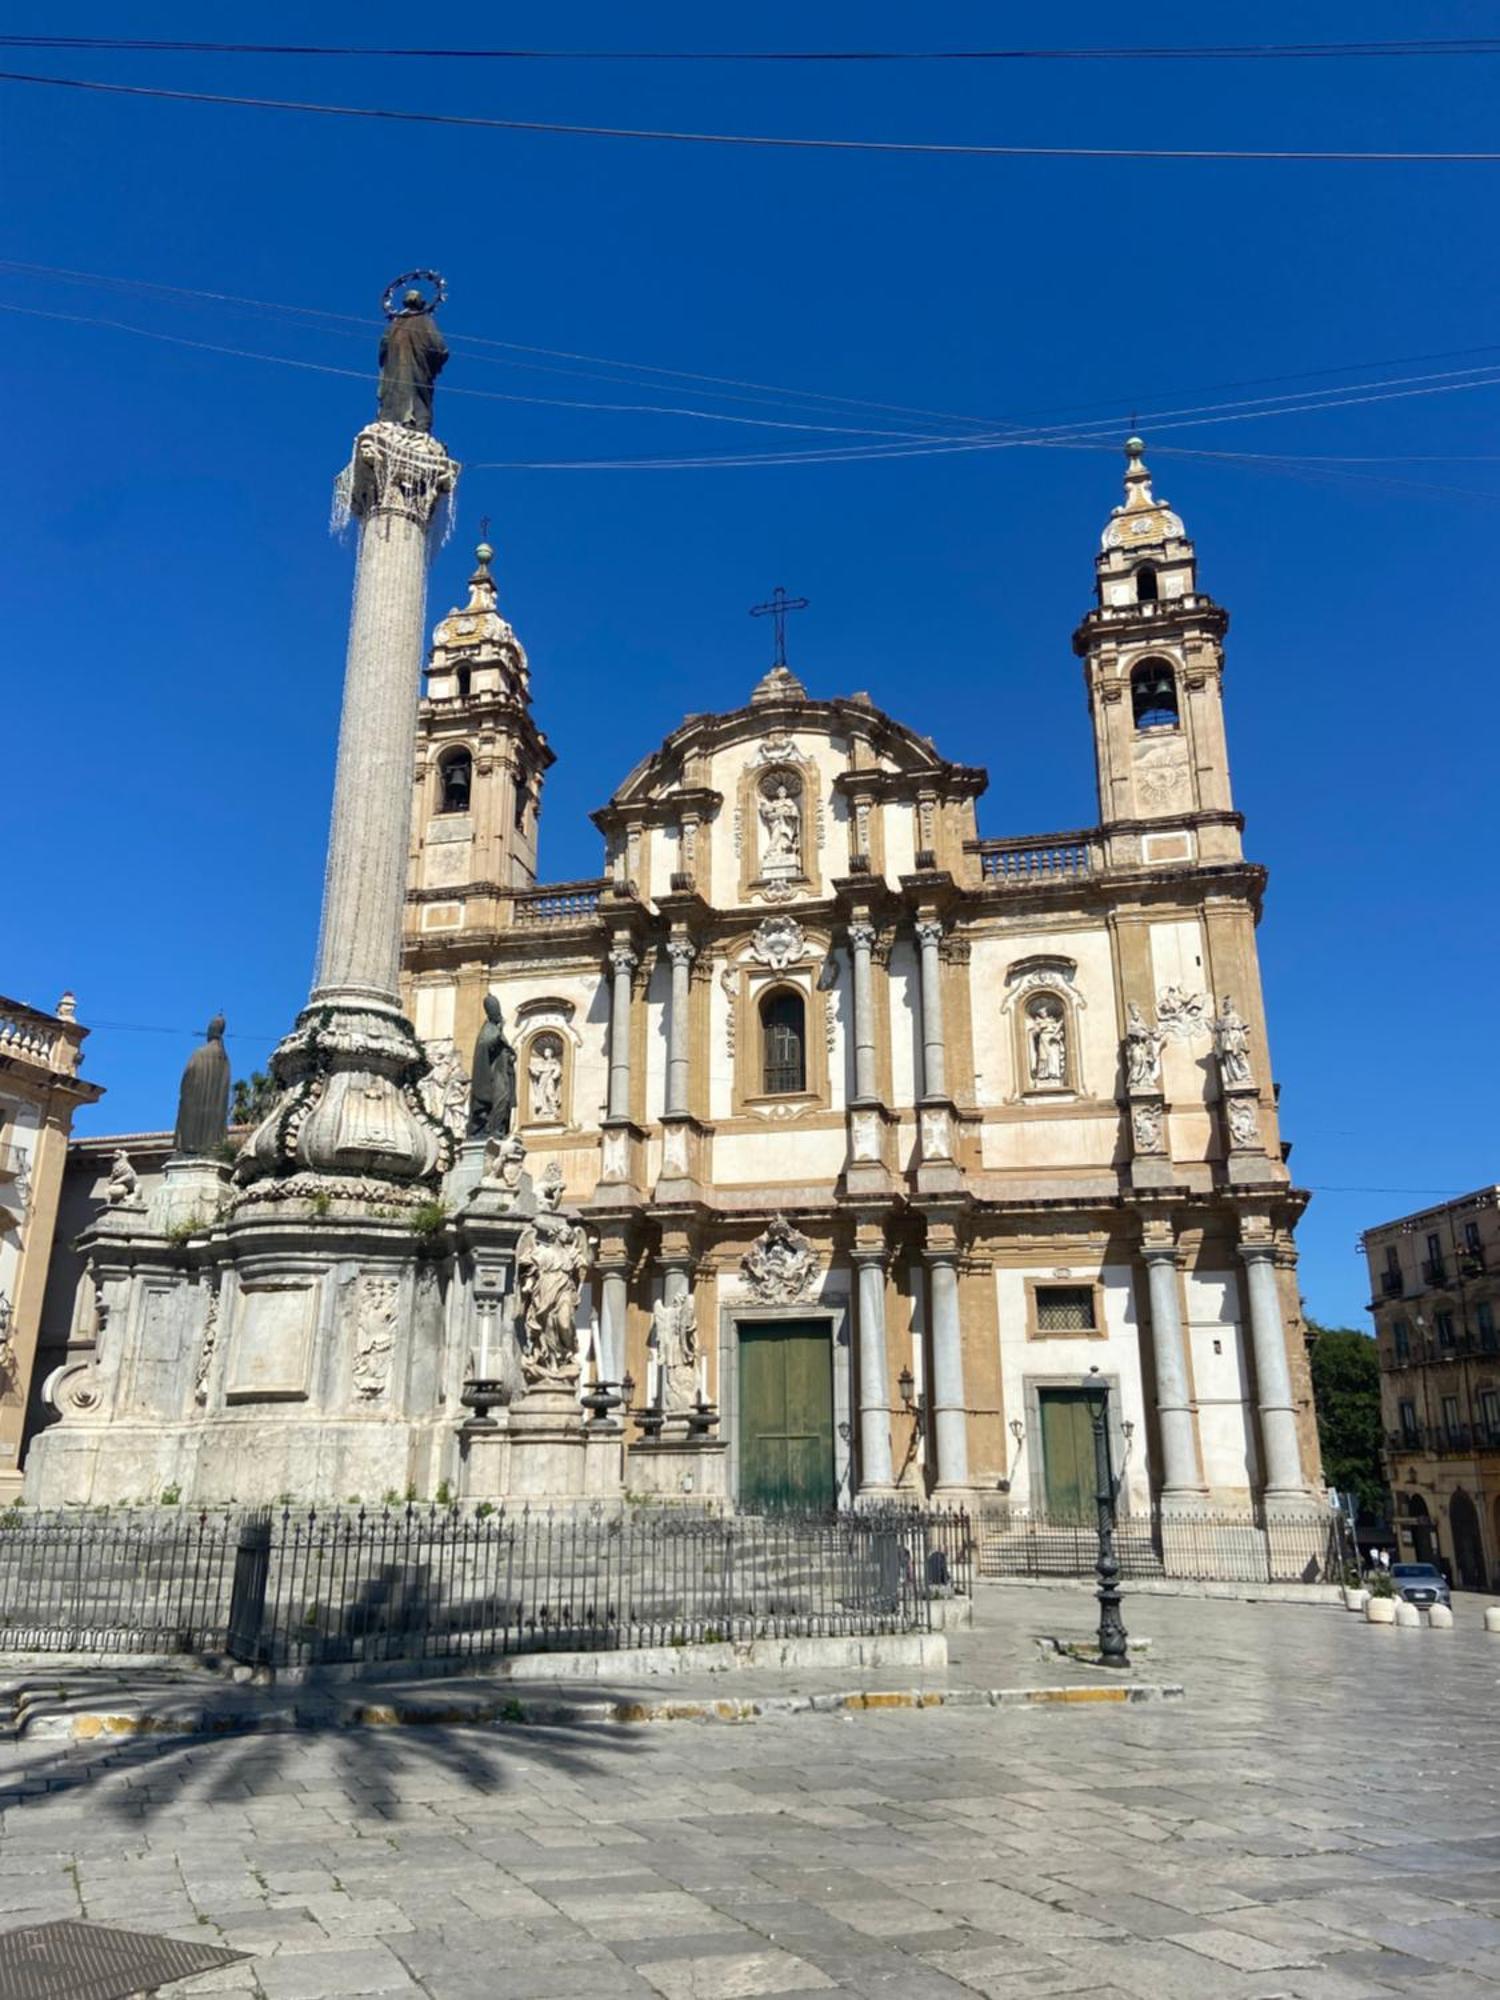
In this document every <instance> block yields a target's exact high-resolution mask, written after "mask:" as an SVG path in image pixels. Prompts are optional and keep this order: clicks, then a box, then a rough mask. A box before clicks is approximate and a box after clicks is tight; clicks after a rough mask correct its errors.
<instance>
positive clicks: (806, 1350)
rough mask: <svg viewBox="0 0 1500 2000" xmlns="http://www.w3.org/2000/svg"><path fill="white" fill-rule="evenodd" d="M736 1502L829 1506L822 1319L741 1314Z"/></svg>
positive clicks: (829, 1393)
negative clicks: (761, 1317) (743, 1316)
mask: <svg viewBox="0 0 1500 2000" xmlns="http://www.w3.org/2000/svg"><path fill="white" fill-rule="evenodd" d="M739 1351H740V1380H739V1390H740V1423H739V1431H740V1505H741V1506H742V1507H744V1508H747V1509H750V1510H762V1509H767V1508H807V1509H809V1510H821V1509H824V1508H829V1507H832V1505H833V1496H834V1475H833V1350H832V1344H831V1342H830V1340H829V1337H828V1322H827V1321H826V1320H763V1321H761V1322H759V1323H756V1322H755V1321H750V1322H748V1323H747V1322H746V1321H744V1320H741V1322H740V1328H739Z"/></svg>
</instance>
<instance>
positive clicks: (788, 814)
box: [759, 782, 802, 875]
mask: <svg viewBox="0 0 1500 2000" xmlns="http://www.w3.org/2000/svg"><path fill="white" fill-rule="evenodd" d="M759 811H760V823H761V825H762V826H763V827H764V828H765V835H764V838H763V840H762V843H761V856H760V869H761V873H762V875H792V874H795V873H796V872H797V870H798V869H799V868H800V867H801V866H802V814H801V811H800V809H799V807H798V805H797V801H796V799H795V798H793V796H792V794H791V791H790V790H789V789H788V787H787V786H786V785H785V784H784V783H780V782H778V783H777V784H775V785H773V786H772V787H770V788H769V789H768V790H767V791H765V792H764V793H762V795H761V801H760V807H759Z"/></svg>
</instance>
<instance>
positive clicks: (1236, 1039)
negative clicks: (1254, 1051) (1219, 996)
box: [1214, 993, 1250, 1084]
mask: <svg viewBox="0 0 1500 2000" xmlns="http://www.w3.org/2000/svg"><path fill="white" fill-rule="evenodd" d="M1214 1039H1215V1043H1216V1046H1217V1048H1218V1051H1219V1081H1220V1082H1221V1083H1230V1084H1235V1083H1249V1081H1250V1032H1249V1030H1248V1028H1247V1027H1246V1026H1245V1023H1244V1021H1243V1020H1242V1019H1241V1017H1240V1016H1239V1014H1238V1013H1236V1011H1235V1005H1234V1002H1233V1001H1232V1000H1231V999H1230V997H1229V995H1228V994H1227V993H1226V994H1225V995H1224V1011H1223V1012H1222V1013H1221V1014H1220V1016H1219V1018H1218V1020H1217V1021H1215V1022H1214Z"/></svg>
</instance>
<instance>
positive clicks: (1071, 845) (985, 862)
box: [971, 832, 1098, 889]
mask: <svg viewBox="0 0 1500 2000" xmlns="http://www.w3.org/2000/svg"><path fill="white" fill-rule="evenodd" d="M1097 837H1098V836H1097V835H1096V834H1094V833H1091V832H1085V833H1041V834H1029V835H1027V836H1026V837H1025V838H1024V839H1021V840H981V841H976V842H974V843H973V846H972V848H971V851H972V852H975V853H977V854H978V856H979V871H980V876H981V879H982V880H983V881H984V882H985V883H986V884H987V885H993V886H994V887H995V888H997V889H1024V888H1030V887H1032V886H1033V885H1039V884H1046V883H1051V882H1076V881H1081V880H1083V879H1085V878H1086V877H1088V876H1089V875H1092V874H1093V873H1094V872H1095V869H1096V866H1097V863H1096V859H1095V842H1096V840H1097Z"/></svg>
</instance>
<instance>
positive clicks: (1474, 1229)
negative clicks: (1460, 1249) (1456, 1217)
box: [1464, 1222, 1479, 1254]
mask: <svg viewBox="0 0 1500 2000" xmlns="http://www.w3.org/2000/svg"><path fill="white" fill-rule="evenodd" d="M1464 1248H1465V1249H1466V1250H1472V1251H1474V1252H1475V1253H1476V1254H1477V1252H1478V1250H1479V1224H1478V1223H1477V1222H1466V1223H1465V1224H1464Z"/></svg>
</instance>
